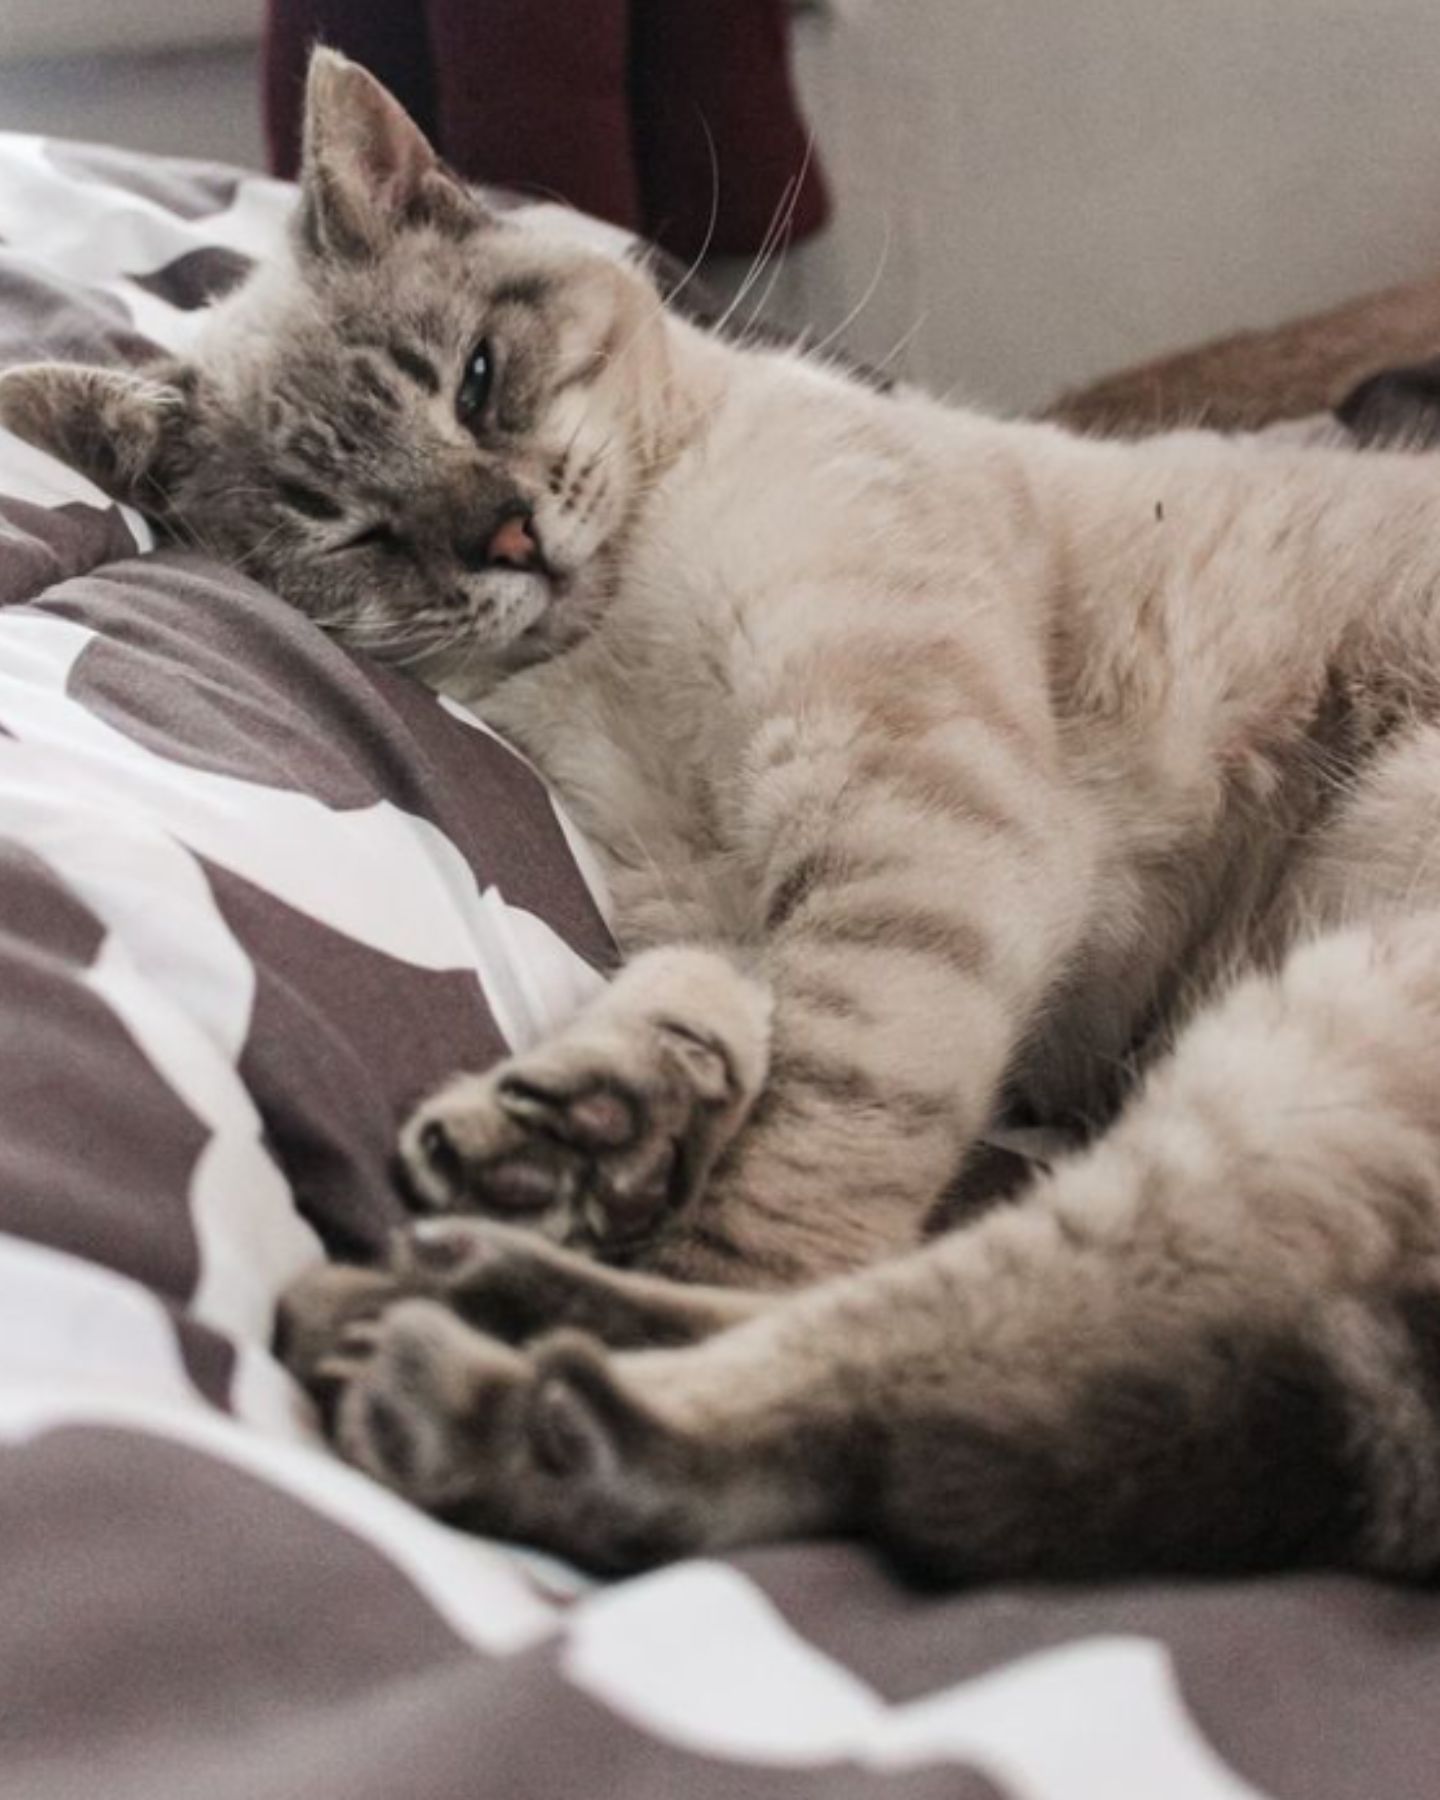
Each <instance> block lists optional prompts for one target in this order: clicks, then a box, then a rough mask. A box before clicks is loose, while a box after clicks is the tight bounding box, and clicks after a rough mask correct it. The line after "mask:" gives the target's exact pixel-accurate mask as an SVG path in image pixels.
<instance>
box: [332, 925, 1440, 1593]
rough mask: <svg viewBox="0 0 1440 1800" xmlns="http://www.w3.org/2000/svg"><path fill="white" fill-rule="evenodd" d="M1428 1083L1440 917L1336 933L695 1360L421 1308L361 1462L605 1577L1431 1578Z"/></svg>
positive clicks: (391, 1343)
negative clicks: (937, 1213) (976, 1211)
mask: <svg viewBox="0 0 1440 1800" xmlns="http://www.w3.org/2000/svg"><path fill="white" fill-rule="evenodd" d="M1437 1059H1440V929H1437V925H1436V921H1435V920H1434V919H1433V918H1431V919H1424V920H1419V921H1411V922H1407V923H1405V924H1403V925H1399V926H1395V927H1389V928H1387V929H1386V930H1385V931H1384V932H1382V933H1380V934H1374V933H1371V932H1368V931H1363V930H1357V931H1354V932H1349V933H1344V934H1337V935H1336V936H1334V937H1331V938H1328V939H1325V940H1322V941H1320V942H1318V943H1316V944H1314V945H1312V946H1309V947H1306V948H1304V949H1302V950H1300V951H1299V952H1297V953H1295V954H1294V955H1293V956H1292V957H1291V959H1290V960H1289V962H1288V963H1287V965H1286V966H1285V968H1284V969H1283V970H1282V972H1281V974H1280V975H1279V976H1278V977H1277V978H1274V979H1270V978H1260V977H1256V978H1253V979H1250V980H1247V981H1245V982H1243V983H1242V984H1240V985H1239V986H1238V987H1237V988H1236V989H1235V990H1233V991H1232V993H1231V994H1230V995H1229V996H1228V997H1227V998H1226V999H1225V1000H1224V1001H1223V1002H1222V1003H1221V1004H1220V1005H1218V1006H1217V1007H1216V1008H1214V1009H1213V1010H1212V1011H1211V1012H1210V1013H1208V1014H1206V1015H1203V1016H1202V1017H1201V1018H1200V1019H1199V1020H1198V1021H1197V1022H1196V1023H1195V1025H1194V1026H1192V1027H1191V1028H1190V1030H1189V1031H1188V1032H1187V1034H1186V1035H1185V1037H1184V1038H1183V1039H1182V1041H1181V1043H1180V1045H1179V1047H1178V1049H1177V1050H1176V1052H1175V1053H1174V1055H1173V1056H1172V1058H1171V1059H1170V1060H1169V1061H1168V1062H1167V1063H1165V1064H1162V1065H1160V1066H1159V1067H1157V1069H1156V1070H1155V1071H1154V1072H1153V1073H1152V1075H1151V1076H1150V1077H1149V1078H1148V1080H1147V1083H1146V1086H1145V1088H1144V1090H1143V1091H1142V1093H1141V1095H1140V1096H1139V1097H1138V1098H1137V1100H1136V1102H1135V1103H1134V1104H1133V1105H1132V1107H1131V1108H1130V1109H1129V1111H1128V1112H1127V1113H1126V1114H1125V1115H1124V1116H1123V1117H1122V1119H1121V1120H1120V1122H1119V1123H1118V1124H1117V1126H1116V1127H1115V1129H1114V1130H1113V1131H1112V1133H1111V1134H1110V1135H1109V1136H1108V1137H1107V1138H1106V1139H1105V1140H1103V1141H1102V1142H1101V1143H1100V1144H1098V1145H1097V1146H1096V1147H1095V1148H1094V1149H1093V1150H1092V1151H1090V1152H1088V1153H1087V1154H1085V1155H1084V1156H1082V1157H1078V1158H1076V1159H1074V1160H1073V1161H1071V1162H1069V1163H1067V1164H1064V1165H1062V1166H1061V1167H1060V1168H1059V1169H1057V1170H1056V1171H1055V1173H1054V1175H1053V1176H1052V1177H1050V1178H1049V1179H1048V1180H1047V1181H1046V1182H1045V1183H1044V1184H1043V1185H1042V1186H1041V1187H1040V1188H1039V1189H1038V1190H1037V1191H1036V1192H1035V1193H1034V1194H1033V1195H1032V1197H1031V1198H1030V1199H1029V1200H1027V1201H1026V1202H1025V1203H1023V1204H1022V1205H1020V1206H1019V1207H1016V1208H1013V1209H1010V1210H1008V1211H1006V1212H1003V1213H999V1214H995V1215H992V1216H991V1217H990V1218H989V1219H987V1220H985V1221H983V1222H981V1223H980V1224H979V1225H977V1226H976V1227H974V1228H973V1229H971V1230H968V1231H963V1232H959V1233H956V1234H953V1235H952V1236H950V1237H948V1238H946V1239H944V1240H941V1241H939V1242H938V1243H936V1244H935V1245H933V1246H932V1247H930V1248H929V1249H927V1250H923V1251H920V1252H917V1253H914V1254H913V1255H911V1256H910V1257H907V1258H903V1259H900V1260H897V1261H895V1262H893V1263H890V1264H888V1265H884V1266H881V1267H879V1268H877V1269H873V1270H869V1271H865V1272H862V1273H860V1274H857V1275H854V1276H850V1277H846V1278H843V1279H839V1280H836V1281H833V1282H830V1283H828V1284H825V1285H823V1286H820V1287H816V1288H813V1289H810V1290H808V1291H807V1292H804V1293H801V1294H799V1295H797V1296H794V1297H792V1298H789V1299H786V1300H784V1301H782V1302H780V1303H779V1304H778V1305H776V1306H775V1307H773V1308H772V1309H770V1310H768V1311H766V1312H765V1313H763V1314H762V1315H761V1316H758V1317H756V1318H755V1319H753V1320H751V1321H750V1322H748V1323H742V1324H739V1325H737V1326H736V1327H735V1328H734V1329H733V1330H729V1331H723V1332H721V1333H720V1334H719V1335H718V1336H716V1337H713V1338H711V1339H709V1340H707V1341H706V1342H704V1343H702V1344H699V1345H697V1346H695V1347H693V1348H684V1349H676V1350H658V1351H638V1352H629V1353H626V1352H621V1353H619V1354H610V1353H606V1352H605V1351H604V1350H602V1349H601V1348H600V1347H599V1346H598V1345H596V1344H594V1342H593V1341H592V1340H590V1339H588V1338H583V1337H580V1336H578V1335H577V1334H574V1333H559V1334H557V1335H555V1336H554V1337H553V1338H549V1339H543V1340H541V1341H540V1342H539V1343H537V1344H536V1345H535V1346H534V1347H533V1348H532V1349H530V1350H529V1351H525V1352H519V1351H516V1350H513V1349H510V1348H508V1347H506V1346H504V1345H501V1344H498V1343H496V1342H495V1341H494V1340H493V1339H490V1338H488V1337H485V1336H482V1335H481V1334H479V1333H476V1332H473V1331H470V1330H469V1329H467V1328H466V1327H465V1326H464V1325H463V1324H462V1323H461V1322H460V1321H459V1320H458V1319H457V1318H456V1317H455V1315H454V1314H453V1313H452V1312H449V1311H447V1310H446V1309H444V1308H442V1307H440V1306H437V1305H435V1304H434V1303H433V1302H429V1301H423V1300H422V1301H408V1302H405V1303H403V1304H401V1305H399V1306H396V1307H394V1308H392V1309H390V1310H389V1311H388V1312H386V1313H384V1314H383V1315H382V1317H381V1318H380V1320H379V1321H378V1323H377V1324H376V1325H375V1327H374V1328H373V1329H371V1330H369V1331H367V1332H366V1333H364V1334H362V1337H361V1339H360V1340H359V1341H357V1342H355V1343H352V1344H351V1345H350V1346H349V1347H348V1349H347V1350H346V1351H345V1353H344V1355H342V1356H341V1358H340V1363H341V1368H340V1371H339V1373H340V1376H341V1379H342V1386H343V1392H342V1393H341V1396H340V1404H339V1407H338V1410H337V1414H336V1433H337V1438H338V1442H339V1443H340V1445H341V1446H342V1448H343V1449H344V1450H345V1452H346V1453H347V1454H348V1455H349V1456H350V1457H352V1458H353V1459H354V1460H355V1461H357V1462H358V1463H360V1464H361V1465H362V1466H364V1467H366V1468H369V1469H371V1470H372V1471H373V1472H374V1473H376V1474H377V1475H379V1476H380V1477H381V1478H382V1479H384V1480H386V1481H388V1482H390V1483H391V1484H392V1485H394V1486H396V1487H398V1488H399V1489H401V1491H403V1492H406V1493H409V1494H411V1495H412V1496H413V1497H414V1498H416V1499H418V1500H420V1501H421V1502H422V1503H424V1504H426V1505H430V1506H434V1507H436V1508H438V1509H440V1510H442V1511H445V1512H447V1513H449V1514H451V1515H453V1516H455V1517H457V1518H459V1519H462V1520H464V1521H466V1522H468V1523H470V1524H473V1525H475V1526H477V1527H479V1528H483V1529H485V1530H492V1531H502V1532H508V1533H513V1534H515V1535H519V1536H522V1537H526V1538H529V1539H531V1540H532V1541H534V1542H537V1543H540V1544H543V1545H546V1546H547V1547H549V1548H552V1549H554V1550H558V1551H560V1552H563V1553H565V1554H568V1555H572V1556H575V1557H578V1558H580V1559H581V1560H583V1561H586V1562H588V1563H591V1564H593V1565H594V1566H596V1567H599V1568H605V1569H615V1568H629V1567H636V1566H640V1565H642V1564H644V1563H647V1562H651V1561H654V1560H657V1559H659V1558H663V1557H666V1556H670V1555H674V1554H678V1553H682V1552H689V1551H695V1550H700V1549H706V1548H714V1547H718V1546H723V1545H726V1544H731V1543H735V1542H739V1541H744V1540H748V1539H751V1538H756V1537H767V1536H777V1535H787V1534H794V1533H798V1532H805V1531H810V1530H815V1529H826V1530H832V1529H839V1530H848V1531H855V1532H859V1533H863V1534H865V1535H868V1536H870V1537H872V1538H873V1539H875V1540H877V1541H878V1542H879V1543H881V1544H882V1545H884V1546H885V1547H886V1548H887V1549H888V1550H889V1551H890V1552H891V1553H892V1554H894V1555H895V1556H896V1557H897V1558H899V1559H900V1560H902V1561H903V1562H904V1563H906V1564H907V1565H909V1566H911V1567H913V1568H915V1569H918V1570H921V1571H923V1572H925V1573H927V1574H930V1575H935V1576H939V1577H943V1578H945V1579H960V1578H967V1577H976V1576H999V1575H1017V1574H1042V1575H1064V1574H1096V1573H1106V1574H1117V1573H1123V1572H1129V1571H1136V1570H1140V1571H1145V1570H1149V1571H1158V1570H1165V1569H1187V1570H1235V1569H1251V1568H1264V1567H1274V1566H1280V1565H1298V1564H1323V1565H1331V1566H1351V1567H1360V1568H1366V1569H1371V1570H1378V1571H1383V1572H1387V1573H1393V1574H1415V1573H1420V1572H1427V1571H1430V1570H1433V1569H1434V1568H1435V1567H1436V1566H1437V1564H1440V1398H1437V1393H1440V1383H1437V1380H1436V1368H1437V1360H1436V1353H1435V1348H1434V1346H1435V1344H1436V1342H1437V1338H1440V1333H1437V1330H1436V1327H1435V1323H1434V1321H1435V1319H1436V1318H1437V1317H1440V1225H1437V1221H1440V1084H1437V1083H1436V1081H1435V1069H1436V1065H1437ZM347 1358H348V1360H347Z"/></svg>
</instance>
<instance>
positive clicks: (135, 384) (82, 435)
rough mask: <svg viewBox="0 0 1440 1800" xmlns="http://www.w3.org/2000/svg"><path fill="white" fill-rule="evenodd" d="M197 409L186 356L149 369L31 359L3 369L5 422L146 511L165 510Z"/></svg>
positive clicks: (0, 385)
mask: <svg viewBox="0 0 1440 1800" xmlns="http://www.w3.org/2000/svg"><path fill="white" fill-rule="evenodd" d="M193 417H194V402H193V378H192V375H191V372H190V370H189V369H187V368H186V367H185V366H184V365H183V364H180V363H166V364H163V365H157V366H156V367H155V368H154V369H146V370H143V371H140V370H131V369H94V368H87V367H85V366H83V365H82V364H79V363H30V364H28V365H26V366H24V367H21V368H18V369H8V370H6V372H5V373H4V374H3V375H0V425H6V426H8V427H9V429H10V430H11V431H13V432H14V433H15V434H16V436H17V437H22V438H24V439H25V441H26V442H27V443H30V444H34V445H35V446H36V448H37V449H40V450H48V451H50V452H51V454H52V455H55V456H58V457H60V458H61V460H62V461H64V462H67V463H69V464H70V465H71V466H72V467H73V468H76V469H78V470H79V471H80V473H81V474H82V475H87V476H89V478H90V480H91V481H93V482H94V483H95V485H96V487H98V488H101V489H103V490H104V492H105V493H107V494H109V495H110V496H111V497H112V498H113V499H116V500H124V501H126V502H129V503H131V504H133V505H136V506H139V507H142V508H144V509H145V510H146V511H147V512H163V511H164V510H165V495H166V493H167V491H168V488H169V485H170V482H171V481H172V480H173V478H174V476H175V474H176V473H177V472H178V471H179V470H180V468H182V467H183V465H184V463H185V461H186V460H187V457H188V446H189V440H190V432H191V426H192V422H193Z"/></svg>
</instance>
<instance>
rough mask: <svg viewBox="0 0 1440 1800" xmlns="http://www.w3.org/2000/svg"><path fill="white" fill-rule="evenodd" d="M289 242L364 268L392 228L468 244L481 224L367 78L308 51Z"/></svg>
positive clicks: (455, 184)
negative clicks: (296, 203)
mask: <svg viewBox="0 0 1440 1800" xmlns="http://www.w3.org/2000/svg"><path fill="white" fill-rule="evenodd" d="M300 196H301V197H300V210H299V213H298V215H297V220H296V228H297V238H298V242H299V245H300V249H301V251H302V253H307V254H309V255H311V256H316V257H322V258H324V257H330V258H336V259H338V260H340V261H343V262H366V261H369V260H371V259H372V258H374V257H375V256H377V255H379V254H380V253H381V252H382V251H383V250H384V249H385V248H386V247H387V245H388V244H389V243H390V242H391V241H392V240H393V238H394V236H395V234H396V232H397V231H401V230H404V229H406V228H408V227H413V226H419V225H430V226H433V227H434V228H435V229H436V230H438V231H441V232H444V233H445V234H446V235H447V236H451V237H469V236H470V235H471V233H472V232H474V231H475V230H476V229H477V228H478V227H479V226H481V225H482V224H484V223H485V221H486V219H487V218H488V217H489V215H488V214H487V212H486V211H485V209H484V207H483V206H482V205H481V203H480V202H479V201H478V200H477V199H476V198H475V196H474V195H473V194H472V193H470V191H469V190H468V189H467V188H466V187H464V186H463V184H462V183H461V182H460V181H458V180H457V179H456V177H455V176H454V175H453V174H451V172H450V171H449V170H448V169H447V168H446V167H445V165H444V164H443V163H442V162H441V161H440V159H439V157H438V156H437V155H436V154H435V152H434V150H433V149H432V148H431V147H430V144H429V141H428V140H427V139H426V137H425V134H424V132H422V131H421V129H420V127H419V126H418V125H417V124H416V123H415V121H414V120H413V119H412V118H411V117H410V115H409V114H408V113H407V112H406V111H405V108H404V107H403V106H401V104H400V102H399V101H398V100H396V99H395V98H394V96H393V95H391V94H390V93H388V92H387V91H386V90H385V89H384V88H383V87H382V86H381V85H380V83H379V82H378V81H376V79H375V77H374V76H373V75H371V74H369V73H368V72H367V71H366V70H364V69H362V68H361V67H360V65H359V64H358V63H353V62H351V61H350V60H349V59H348V57H344V56H341V55H340V54H339V52H338V51H335V50H326V49H324V48H320V49H317V50H316V51H315V53H314V55H313V56H312V57H311V58H310V72H309V76H308V78H307V80H306V83H305V146H304V155H303V157H302V160H301V170H300Z"/></svg>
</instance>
